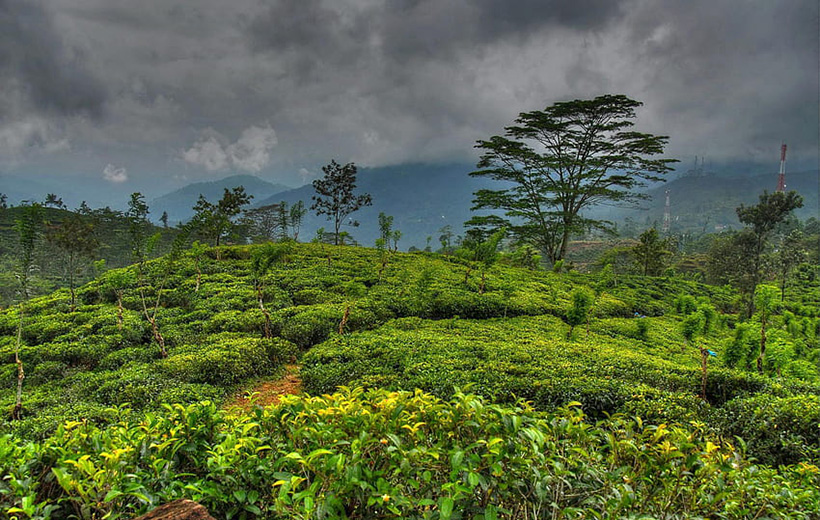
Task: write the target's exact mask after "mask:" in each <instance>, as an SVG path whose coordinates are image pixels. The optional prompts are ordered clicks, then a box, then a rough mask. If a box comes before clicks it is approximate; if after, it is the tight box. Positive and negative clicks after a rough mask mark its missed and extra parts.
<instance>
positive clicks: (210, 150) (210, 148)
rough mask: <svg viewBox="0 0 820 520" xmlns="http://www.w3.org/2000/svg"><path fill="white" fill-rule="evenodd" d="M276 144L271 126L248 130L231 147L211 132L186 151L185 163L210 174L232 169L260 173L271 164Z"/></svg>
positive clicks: (225, 140)
mask: <svg viewBox="0 0 820 520" xmlns="http://www.w3.org/2000/svg"><path fill="white" fill-rule="evenodd" d="M277 143H278V140H277V138H276V132H275V131H274V129H273V128H271V126H270V124H265V126H251V127H248V128H246V129H245V130H244V131H242V135H240V136H239V139H237V140H236V142H234V143H230V144H228V141H227V139H225V138H224V137H223V136H222V135H221V134H219V133H218V132H216V131H214V130H208V131H206V135H203V137H201V138H200V139H199V140H198V141H197V142H195V143H194V144H193V146H191V148H189V149H187V150H183V152H182V159H183V160H184V161H185V162H187V163H189V164H193V165H196V166H201V167H203V168H205V169H206V170H208V171H216V170H225V169H228V168H232V169H235V170H244V171H247V172H259V171H261V170H262V168H264V167H265V166H267V165H268V163H270V151H271V150H272V149H273V148H274V147H275V146H276V144H277Z"/></svg>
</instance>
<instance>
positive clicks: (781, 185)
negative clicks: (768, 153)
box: [777, 143, 786, 191]
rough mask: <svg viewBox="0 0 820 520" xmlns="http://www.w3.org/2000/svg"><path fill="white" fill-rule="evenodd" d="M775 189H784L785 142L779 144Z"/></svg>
mask: <svg viewBox="0 0 820 520" xmlns="http://www.w3.org/2000/svg"><path fill="white" fill-rule="evenodd" d="M777 191H786V143H783V144H782V145H781V146H780V175H778V176H777Z"/></svg>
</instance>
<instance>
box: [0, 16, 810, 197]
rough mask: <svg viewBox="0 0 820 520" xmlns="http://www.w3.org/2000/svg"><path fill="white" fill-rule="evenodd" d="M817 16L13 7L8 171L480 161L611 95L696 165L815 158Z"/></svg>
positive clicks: (178, 172)
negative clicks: (533, 117)
mask: <svg viewBox="0 0 820 520" xmlns="http://www.w3.org/2000/svg"><path fill="white" fill-rule="evenodd" d="M818 27H819V26H818V4H817V2H816V0H793V1H789V2H772V1H769V0H756V1H753V0H726V1H722V2H714V1H711V0H691V1H688V2H679V1H676V0H585V1H574V2H567V1H562V0H540V1H539V0H519V1H515V2H510V1H506V0H474V1H469V0H390V1H387V2H383V1H380V0H276V1H270V2H259V1H258V0H234V1H231V2H224V1H222V0H197V1H193V0H142V1H140V2H133V1H128V0H50V1H49V2H45V1H43V2H39V3H38V2H34V1H26V0H0V93H2V94H3V100H0V167H4V168H5V169H7V170H20V171H30V172H36V171H37V170H38V169H41V170H42V169H45V168H46V167H49V166H51V165H53V164H59V165H60V166H61V167H62V168H69V169H72V170H73V171H77V172H80V171H90V172H93V175H95V176H96V177H97V178H100V179H102V178H103V172H104V169H105V167H106V166H107V165H109V164H112V165H116V167H118V168H119V167H121V168H127V171H128V180H127V182H126V181H123V182H122V183H121V185H123V186H125V185H128V186H131V184H132V183H137V182H139V180H140V179H145V180H147V179H150V178H153V179H157V180H162V179H165V181H167V180H168V179H172V178H174V177H176V178H177V180H178V181H179V182H182V181H183V180H184V179H186V178H187V179H194V178H196V177H201V176H218V175H223V174H226V173H228V172H229V171H236V170H243V169H244V171H253V172H258V173H259V174H262V175H266V174H267V175H268V176H269V177H278V178H279V179H280V180H284V181H286V182H288V181H289V182H298V181H301V180H305V179H306V178H308V177H309V172H311V171H312V172H316V171H318V166H320V165H321V164H324V163H326V162H328V161H329V159H330V158H337V159H338V160H343V161H347V160H355V161H357V162H359V163H362V164H368V165H384V164H395V163H401V162H407V161H448V162H449V161H453V160H468V161H469V160H472V159H473V158H474V157H475V150H473V143H474V142H475V140H476V139H479V138H485V137H487V136H488V135H491V134H492V133H498V132H501V131H502V129H503V127H504V126H505V125H506V124H508V123H509V122H510V121H511V120H512V119H513V118H514V117H515V115H516V114H517V113H518V112H520V111H523V110H532V109H537V108H542V107H544V106H546V105H548V104H550V103H552V102H554V101H557V100H565V99H572V98H583V97H590V96H595V95H599V94H603V93H612V92H617V93H625V94H627V95H629V96H631V97H633V98H636V99H639V100H641V101H643V102H644V103H645V106H644V108H643V110H642V111H641V112H640V121H639V127H641V128H643V129H646V130H649V131H653V132H657V133H663V134H667V135H669V136H670V138H671V139H670V148H669V151H670V153H672V154H673V155H676V156H679V157H681V158H687V157H689V156H693V155H701V156H703V155H705V156H707V157H710V158H712V159H713V160H714V161H725V162H731V161H738V162H739V161H743V162H745V163H757V164H760V165H761V168H767V167H769V166H770V165H772V164H774V165H775V166H773V167H776V162H777V155H778V152H777V150H778V149H779V145H780V141H781V140H786V141H788V142H789V146H790V151H791V153H792V155H791V156H790V157H792V158H794V160H795V161H802V163H803V164H810V163H811V162H812V161H816V160H817V143H818V109H819V107H818V91H820V85H818V67H819V66H820V65H818V33H819V32H820V30H819V29H818ZM32 143H35V144H34V145H32ZM240 152H241V153H240ZM237 158H239V159H237ZM300 171H301V173H299V172H300ZM152 176H153V177H152ZM106 178H107V179H109V181H110V179H111V176H110V175H109V176H108V177H106ZM119 178H121V177H118V179H119ZM168 182H170V181H168ZM155 184H156V183H155Z"/></svg>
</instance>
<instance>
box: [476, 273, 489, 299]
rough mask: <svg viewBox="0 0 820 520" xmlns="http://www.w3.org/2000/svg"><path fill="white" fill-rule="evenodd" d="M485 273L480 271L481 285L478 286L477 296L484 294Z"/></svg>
mask: <svg viewBox="0 0 820 520" xmlns="http://www.w3.org/2000/svg"><path fill="white" fill-rule="evenodd" d="M486 277H487V273H485V272H484V271H481V283H480V284H479V285H478V294H484V288H485V287H486V282H487V278H486Z"/></svg>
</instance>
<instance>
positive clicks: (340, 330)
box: [339, 305, 350, 335]
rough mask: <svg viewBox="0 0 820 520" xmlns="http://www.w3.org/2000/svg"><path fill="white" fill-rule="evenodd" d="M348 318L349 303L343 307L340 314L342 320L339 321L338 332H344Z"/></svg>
mask: <svg viewBox="0 0 820 520" xmlns="http://www.w3.org/2000/svg"><path fill="white" fill-rule="evenodd" d="M348 319H350V305H347V306H346V307H345V313H344V315H343V316H342V321H341V322H339V334H340V335H341V334H344V333H345V325H347V320H348Z"/></svg>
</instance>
